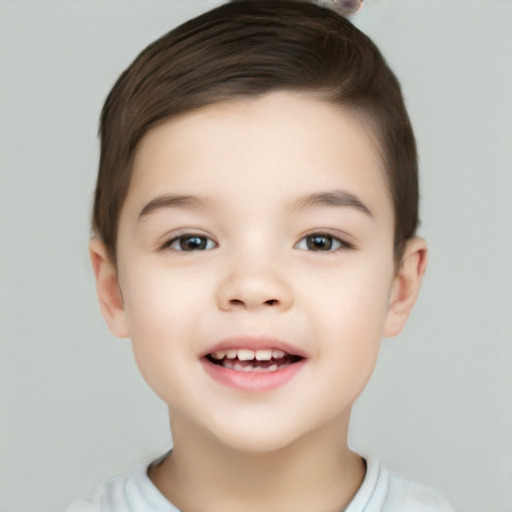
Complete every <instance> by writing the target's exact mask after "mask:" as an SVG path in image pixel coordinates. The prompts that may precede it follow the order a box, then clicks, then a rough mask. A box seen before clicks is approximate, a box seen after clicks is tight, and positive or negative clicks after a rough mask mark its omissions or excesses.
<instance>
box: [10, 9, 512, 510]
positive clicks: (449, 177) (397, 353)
mask: <svg viewBox="0 0 512 512" xmlns="http://www.w3.org/2000/svg"><path fill="white" fill-rule="evenodd" d="M218 3H219V2H217V1H215V0H186V1H185V0H125V1H122V2H121V1H117V2H116V1H107V0H103V1H99V0H87V2H85V1H72V0H71V1H70V0H66V1H64V0H60V1H51V2H50V1H39V2H29V1H23V0H20V1H1V0H0V59H1V61H0V102H1V103H0V107H1V120H0V123H1V124H0V159H1V161H0V163H1V181H0V221H1V224H0V228H1V235H0V258H1V267H0V270H1V275H0V307H1V324H0V329H1V330H0V336H1V354H0V355H1V359H0V414H1V417H0V436H1V437H0V442H1V445H0V456H1V459H0V461H1V462H0V464H1V465H0V511H1V512H27V511H35V510H37V511H39V512H50V511H57V510H63V509H64V508H65V504H66V503H68V502H69V501H70V500H71V499H72V498H74V497H77V496H79V495H82V494H84V493H88V492H90V491H92V490H93V489H94V488H95V487H96V485H97V484H98V483H99V482H100V481H101V480H102V479H103V478H104V477H105V476H107V475H109V474H111V473H113V472H118V471H124V470H127V469H129V468H130V467H131V466H133V465H134V464H135V463H138V462H141V461H144V460H148V459H150V458H151V457H153V456H155V455H157V454H160V453H161V452H162V451H163V450H165V449H167V447H168V446H169V443H170V435H169V432H168V427H167V416H166V410H165V407H164V406H163V405H162V404H161V403H160V402H159V400H158V399H157V398H155V397H154V396H153V395H152V393H151V392H150V391H149V389H148V388H147V386H146V385H145V383H144V382H143V381H142V379H141V377H139V375H138V373H137V370H136V368H135V366H134V363H133V361H132V357H131V353H130V346H129V343H128V342H126V341H118V340H116V339H114V338H113V337H112V336H110V335H109V333H108V332H107V329H106V327H105V326H104V324H103V320H102V319H101V318H100V314H99V310H98V308H97V306H96V301H95V292H94V287H93V279H92V273H91V271H90V269H89V262H88V256H87V241H88V237H89V233H88V217H89V208H90V203H91V194H92V190H93V186H94V180H95V172H96V164H97V153H98V150H97V141H96V130H97V118H98V114H99V111H100V108H101V105H102V102H103V100H104V98H105V95H106V93H107V91H108V90H109V88H110V87H111V85H112V84H113V82H114V80H115V79H116V78H117V76H118V75H119V73H120V72H121V71H122V70H123V69H124V68H125V67H126V65H128V64H129V62H130V61H131V60H132V59H133V58H134V57H135V55H136V54H137V53H138V52H139V51H140V50H141V49H142V48H143V47H144V46H145V45H146V44H148V43H149V42H151V41H152V40H153V39H155V38H156V37H157V36H159V35H161V34H162V33H164V32H166V31H167V30H169V29H170V28H172V27H173V26H175V25H177V24H178V23H180V22H182V21H184V20H186V19H188V18H190V17H191V16H193V15H196V14H199V13H201V12H203V11H205V10H207V9H208V8H210V7H213V6H214V5H217V4H218ZM356 23H357V24H358V25H359V26H361V28H363V30H365V31H366V32H367V33H368V34H369V35H370V36H372V37H373V38H374V39H375V41H376V42H377V43H378V44H379V45H380V47H381V49H382V50H383V52H384V54H385V55H386V56H387V58H388V60H389V62H390V63H391V65H392V67H393V68H394V70H395V71H396V73H397V74H398V76H399V77H400V79H401V82H402V85H403V88H404V92H405V96H406V100H407V104H408V107H409V109H410V113H411V117H412V120H413V123H414V125H415V128H416V134H417V138H418V141H419V149H420V155H421V170H422V186H423V189H422V192H423V194H422V195H423V203H422V218H423V224H422V227H421V234H422V235H423V236H425V237H426V238H427V239H428V241H429V243H430V249H431V253H430V256H431V259H430V266H429V270H428V273H427V277H426V280H425V283H424V289H423V291H422V296H421V298H420V300H419V304H418V306H417V309H416V310H415V312H414V314H413V317H412V319H411V321H410V324H409V325H408V327H407V328H406V330H405V332H404V333H403V334H402V335H401V336H400V337H399V338H398V339H395V340H386V341H385V342H384V346H383V350H382V356H381V359H380V362H379V365H378V367H377V370H376V373H375V375H374V378H373V379H372V381H371V383H370V385H369V387H368V388H367V390H366V391H365V393H364V394H363V397H362V399H361V401H360V402H359V403H358V405H357V406H356V408H355V415H354V421H353V430H352V435H351V438H352V444H353V445H354V447H355V448H357V449H358V450H360V451H362V452H363V453H372V454H375V455H377V456H379V457H380V458H381V459H382V460H383V461H384V462H385V463H386V464H387V465H389V466H390V467H392V468H393V469H395V470H397V471H399V472H402V473H405V474H407V475H409V476H410V477H412V478H415V479H418V480H420V481H422V482H424V483H427V484H430V485H433V486H435V487H437V488H439V489H440V490H442V491H443V492H444V493H445V494H446V495H447V496H448V497H449V498H450V499H451V500H452V501H453V503H454V504H455V505H456V508H457V510H458V511H460V512H489V511H493V512H505V511H508V512H510V511H512V398H511V396H512V371H511V367H512V322H511V318H512V291H511V290H512V202H511V196H512V148H511V146H512V1H510V0H489V1H485V2H483V1H477V0H449V1H446V0H368V2H367V5H366V7H365V9H364V11H363V12H362V13H361V14H360V15H359V17H358V18H357V19H356Z"/></svg>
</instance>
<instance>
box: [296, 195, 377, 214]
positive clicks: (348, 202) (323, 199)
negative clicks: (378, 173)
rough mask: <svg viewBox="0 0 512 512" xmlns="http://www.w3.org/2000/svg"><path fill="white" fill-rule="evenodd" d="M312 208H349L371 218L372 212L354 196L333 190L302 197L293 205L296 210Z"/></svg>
mask: <svg viewBox="0 0 512 512" xmlns="http://www.w3.org/2000/svg"><path fill="white" fill-rule="evenodd" d="M312 206H334V207H339V206H342V207H348V208H354V209H356V210H359V211H361V212H363V213H365V214H366V215H368V216H369V217H371V218H374V217H373V214H372V212H371V210H370V209H369V208H368V207H367V206H366V205H365V204H364V203H363V202H362V201H361V200H360V199H359V198H358V197H357V196H355V195H354V194H352V193H350V192H345V191H343V190H333V191H329V192H317V193H315V194H309V195H307V196H304V197H301V198H300V199H299V200H297V201H296V202H295V203H293V208H294V209H303V208H310V207H312Z"/></svg>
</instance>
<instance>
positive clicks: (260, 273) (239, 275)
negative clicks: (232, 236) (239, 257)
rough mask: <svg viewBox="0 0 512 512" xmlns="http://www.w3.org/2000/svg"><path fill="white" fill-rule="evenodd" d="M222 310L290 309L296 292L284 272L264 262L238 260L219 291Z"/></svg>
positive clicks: (218, 299)
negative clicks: (293, 291)
mask: <svg viewBox="0 0 512 512" xmlns="http://www.w3.org/2000/svg"><path fill="white" fill-rule="evenodd" d="M217 301H218V306H219V308H220V309H221V310H223V311H233V310H257V309H269V310H270V309H273V310H276V311H277V310H279V311H286V310H288V309H289V308H290V307H291V306H292V304H293V293H292V289H291V287H290V284H289V281H288V279H287V277H286V276H285V272H284V270H283V269H279V268H278V267H276V265H270V264H265V262H263V261H258V262H255V261H252V262H250V261H248V260H247V259H244V260H243V261H238V262H236V263H234V264H232V265H231V267H230V268H229V270H228V271H227V273H226V277H225V278H224V279H223V280H222V281H221V282H220V284H219V287H218V292H217Z"/></svg>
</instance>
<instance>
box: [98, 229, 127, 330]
mask: <svg viewBox="0 0 512 512" xmlns="http://www.w3.org/2000/svg"><path fill="white" fill-rule="evenodd" d="M89 255H90V258H91V264H92V269H93V272H94V277H95V279H96V293H97V296H98V301H99V304H100V309H101V312H102V313H103V317H104V318H105V321H106V322H107V325H108V328H109V329H110V331H111V332H112V334H114V335H115V336H117V337H119V338H128V337H129V336H130V332H129V329H128V323H127V319H126V315H125V310H124V304H123V299H122V296H121V291H120V288H119V281H118V277H117V270H116V268H115V265H114V263H113V262H112V261H111V259H110V257H109V255H108V252H107V249H106V247H105V245H104V244H103V242H102V241H101V240H99V239H98V238H93V239H92V240H91V241H90V242H89Z"/></svg>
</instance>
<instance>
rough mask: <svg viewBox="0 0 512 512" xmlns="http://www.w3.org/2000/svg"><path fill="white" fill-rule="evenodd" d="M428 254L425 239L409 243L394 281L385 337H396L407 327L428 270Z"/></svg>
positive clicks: (416, 238)
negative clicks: (406, 324)
mask: <svg viewBox="0 0 512 512" xmlns="http://www.w3.org/2000/svg"><path fill="white" fill-rule="evenodd" d="M427 253H428V250H427V243H426V242H425V240H423V238H419V237H414V238H411V239H410V240H408V241H407V244H406V247H405V250H404V254H403V256H402V261H401V264H400V268H399V269H398V271H397V273H396V275H395V277H394V279H393V286H392V289H391V294H390V300H389V309H388V314H387V317H386V322H385V325H384V336H386V337H393V336H396V335H397V334H399V333H400V331H401V330H402V329H403V327H404V326H405V323H406V321H407V318H408V317H409V314H410V313H411V311H412V308H413V306H414V304H415V302H416V299H417V297H418V293H419V291H420V286H421V280H422V278H423V275H424V274H425V270H426V268H427Z"/></svg>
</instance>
